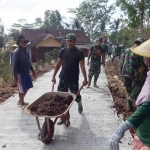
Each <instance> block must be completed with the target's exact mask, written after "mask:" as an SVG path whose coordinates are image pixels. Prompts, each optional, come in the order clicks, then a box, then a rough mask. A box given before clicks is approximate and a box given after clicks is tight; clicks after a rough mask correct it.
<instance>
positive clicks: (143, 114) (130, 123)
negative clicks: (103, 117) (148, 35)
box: [110, 40, 150, 150]
mask: <svg viewBox="0 0 150 150" xmlns="http://www.w3.org/2000/svg"><path fill="white" fill-rule="evenodd" d="M149 45H150V40H148V41H146V42H145V43H143V44H142V45H140V46H139V47H136V48H133V49H132V51H133V52H134V53H135V54H137V55H140V56H143V58H144V63H145V64H146V65H147V67H148V69H149V71H148V72H147V78H146V81H145V83H144V86H143V88H142V90H141V92H140V94H139V96H138V98H137V101H136V105H137V110H136V111H135V112H134V114H133V115H132V116H130V117H129V118H128V119H127V120H126V121H125V122H124V123H122V124H121V125H120V126H119V127H118V128H117V130H116V131H115V132H114V134H113V135H112V138H111V142H110V150H119V141H120V140H121V138H122V137H123V136H124V132H125V131H127V130H129V129H131V128H135V129H136V134H135V136H134V141H133V148H132V150H150V46H149Z"/></svg>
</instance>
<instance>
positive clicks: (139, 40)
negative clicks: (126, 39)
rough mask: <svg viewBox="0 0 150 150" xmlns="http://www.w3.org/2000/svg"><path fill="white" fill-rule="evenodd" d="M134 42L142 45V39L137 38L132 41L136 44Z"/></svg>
mask: <svg viewBox="0 0 150 150" xmlns="http://www.w3.org/2000/svg"><path fill="white" fill-rule="evenodd" d="M136 42H140V43H143V39H142V38H137V39H136V40H135V41H134V43H136Z"/></svg>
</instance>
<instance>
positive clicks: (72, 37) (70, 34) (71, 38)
mask: <svg viewBox="0 0 150 150" xmlns="http://www.w3.org/2000/svg"><path fill="white" fill-rule="evenodd" d="M75 39H76V35H75V34H73V33H69V34H67V35H66V36H65V40H75Z"/></svg>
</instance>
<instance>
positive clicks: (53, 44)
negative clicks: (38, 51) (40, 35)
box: [37, 36, 61, 47]
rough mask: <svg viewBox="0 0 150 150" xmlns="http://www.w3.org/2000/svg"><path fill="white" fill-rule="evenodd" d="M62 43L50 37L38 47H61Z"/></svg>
mask: <svg viewBox="0 0 150 150" xmlns="http://www.w3.org/2000/svg"><path fill="white" fill-rule="evenodd" d="M60 45H61V43H60V42H59V41H57V40H55V39H54V38H53V37H51V36H50V37H48V38H46V39H44V40H43V41H41V42H39V43H38V44H37V47H60Z"/></svg>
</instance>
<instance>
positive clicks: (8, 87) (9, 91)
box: [0, 65, 54, 103]
mask: <svg viewBox="0 0 150 150" xmlns="http://www.w3.org/2000/svg"><path fill="white" fill-rule="evenodd" d="M53 68H54V65H51V66H49V67H45V68H44V69H42V70H39V71H36V74H37V78H38V77H39V76H41V75H43V74H44V73H46V72H48V71H50V70H52V69H53ZM31 77H32V75H31ZM32 80H34V79H33V77H32ZM17 92H18V88H17V86H16V85H15V84H14V82H13V81H7V82H3V83H1V84H0V103H1V102H4V101H5V100H6V99H8V98H9V97H11V96H14V94H16V93H17Z"/></svg>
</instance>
